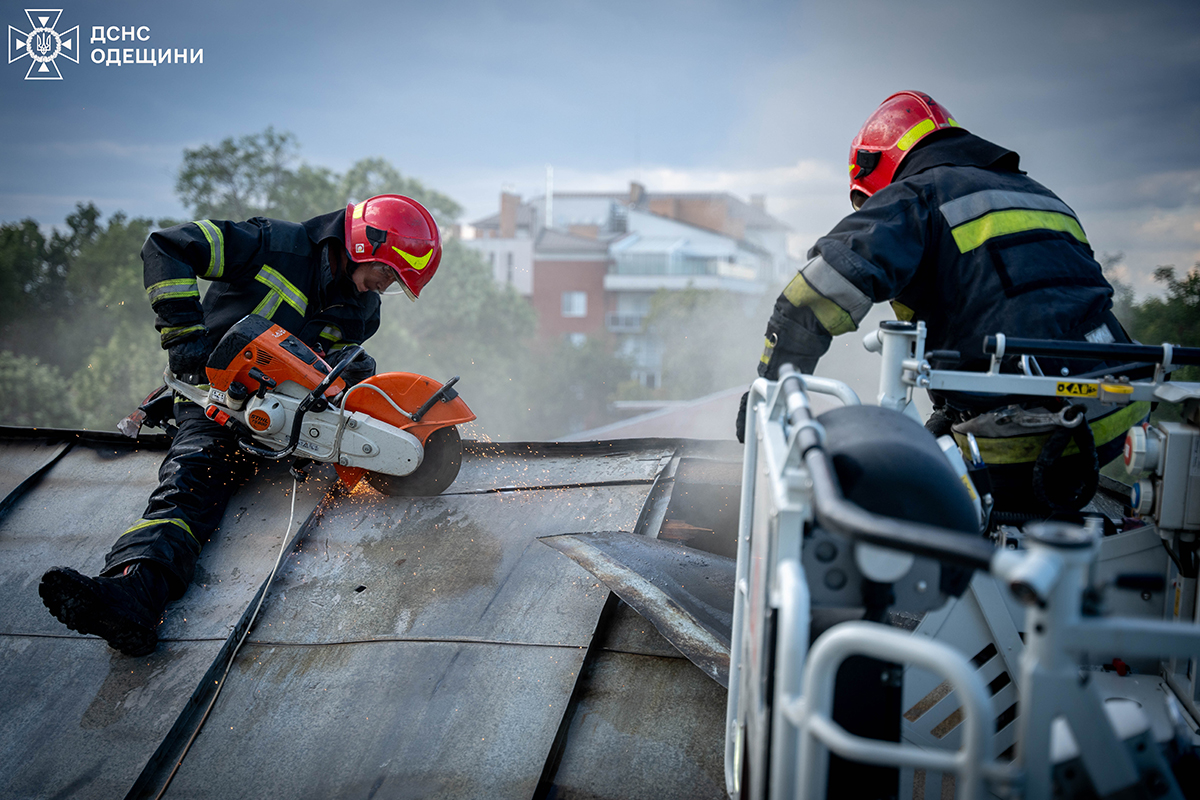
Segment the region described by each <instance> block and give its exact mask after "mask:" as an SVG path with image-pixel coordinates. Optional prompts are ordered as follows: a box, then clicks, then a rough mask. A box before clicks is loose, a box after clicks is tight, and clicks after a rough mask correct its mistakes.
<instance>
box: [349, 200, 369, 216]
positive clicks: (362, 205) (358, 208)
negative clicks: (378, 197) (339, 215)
mask: <svg viewBox="0 0 1200 800" xmlns="http://www.w3.org/2000/svg"><path fill="white" fill-rule="evenodd" d="M366 207H367V201H366V200H363V201H362V202H361V203H359V204H358V205H356V206H355V207H354V215H353V216H352V217H351V219H362V215H363V209H364V208H366Z"/></svg>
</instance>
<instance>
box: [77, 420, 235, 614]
mask: <svg viewBox="0 0 1200 800" xmlns="http://www.w3.org/2000/svg"><path fill="white" fill-rule="evenodd" d="M175 421H176V423H177V424H178V426H179V430H178V432H177V433H176V434H175V438H174V440H172V442H171V447H170V449H168V450H167V455H166V457H165V458H164V459H163V462H162V465H161V466H160V467H159V468H158V488H156V489H155V490H154V492H153V493H152V494H151V495H150V501H149V502H148V503H147V505H146V511H145V512H144V513H143V514H142V517H141V519H139V520H138V521H137V522H135V523H134V524H133V525H132V526H130V528H129V529H128V530H127V531H125V533H123V534H121V536H120V538H118V539H117V541H116V543H115V544H113V546H112V549H111V550H109V552H108V556H107V557H106V559H105V562H104V572H103V573H101V574H103V575H114V574H117V573H120V572H121V571H122V570H123V569H124V568H125V567H126V566H128V565H129V564H131V563H133V562H136V561H153V562H156V563H158V564H161V565H162V566H163V567H165V568H166V572H167V574H168V577H169V582H170V584H171V595H170V596H171V599H172V600H176V599H178V598H180V597H182V596H183V593H184V592H185V591H187V587H188V586H189V585H190V584H191V582H192V575H193V574H194V572H195V569H196V560H197V559H198V558H199V556H200V548H201V547H202V546H203V544H204V543H205V542H207V541H208V539H209V537H210V536H211V535H212V534H213V532H214V531H215V530H216V529H217V526H218V525H219V524H220V523H221V517H222V516H223V515H224V513H225V506H226V505H227V504H228V503H229V498H230V497H232V496H233V493H234V492H236V491H237V490H238V489H239V488H240V487H241V486H242V485H243V484H245V482H246V481H247V480H248V479H249V478H250V477H251V476H252V475H253V474H254V461H253V459H251V458H250V457H249V456H247V455H246V454H245V453H243V452H241V451H240V450H239V449H238V447H237V441H236V436H235V434H234V432H233V431H231V430H230V429H228V428H224V427H222V426H220V425H218V424H216V423H215V422H213V421H211V420H209V419H208V418H207V417H205V416H204V412H203V410H202V409H201V408H200V407H199V406H197V405H195V404H194V403H190V402H176V403H175Z"/></svg>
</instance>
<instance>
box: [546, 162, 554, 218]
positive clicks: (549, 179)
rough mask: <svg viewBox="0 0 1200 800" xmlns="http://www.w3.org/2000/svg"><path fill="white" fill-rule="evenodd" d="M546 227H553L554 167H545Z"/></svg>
mask: <svg viewBox="0 0 1200 800" xmlns="http://www.w3.org/2000/svg"><path fill="white" fill-rule="evenodd" d="M546 227H547V228H553V227H554V167H552V166H550V165H549V164H547V165H546Z"/></svg>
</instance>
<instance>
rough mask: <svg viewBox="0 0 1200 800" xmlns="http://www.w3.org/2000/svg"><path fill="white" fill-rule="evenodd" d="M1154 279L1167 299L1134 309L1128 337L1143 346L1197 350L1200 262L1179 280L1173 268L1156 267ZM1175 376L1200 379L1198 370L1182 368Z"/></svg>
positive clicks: (1199, 342) (1147, 301) (1150, 299)
mask: <svg viewBox="0 0 1200 800" xmlns="http://www.w3.org/2000/svg"><path fill="white" fill-rule="evenodd" d="M1154 280H1155V281H1157V282H1158V283H1162V284H1165V285H1166V287H1167V294H1166V297H1161V298H1160V297H1153V296H1151V297H1147V298H1146V299H1145V300H1143V301H1142V302H1141V303H1139V304H1136V305H1134V306H1133V308H1132V314H1131V316H1130V319H1129V327H1130V331H1129V332H1130V334H1131V335H1132V336H1133V337H1134V338H1135V339H1137V340H1138V341H1140V342H1142V343H1144V344H1161V343H1163V342H1170V343H1171V344H1180V345H1184V346H1186V347H1200V262H1197V263H1196V265H1195V266H1194V267H1193V268H1192V269H1191V270H1190V271H1188V273H1187V274H1186V275H1184V276H1183V277H1182V278H1176V276H1175V268H1174V267H1159V268H1158V269H1156V270H1154ZM1174 377H1175V380H1182V381H1195V380H1200V368H1197V367H1183V368H1181V369H1179V370H1178V371H1176V372H1175V373H1174Z"/></svg>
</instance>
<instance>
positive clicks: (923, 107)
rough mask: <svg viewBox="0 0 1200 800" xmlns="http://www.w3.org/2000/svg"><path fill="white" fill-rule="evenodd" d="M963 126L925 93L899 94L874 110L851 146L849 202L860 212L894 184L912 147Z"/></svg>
mask: <svg viewBox="0 0 1200 800" xmlns="http://www.w3.org/2000/svg"><path fill="white" fill-rule="evenodd" d="M957 127H960V126H959V124H958V123H957V122H955V121H954V119H953V118H952V117H951V116H950V112H949V111H947V110H946V109H945V107H944V106H941V105H939V104H938V102H937V101H936V100H934V99H933V98H932V97H930V96H929V95H927V94H925V93H924V92H896V93H895V94H894V95H892V96H891V97H889V98H888V99H887V100H884V101H883V103H881V104H880V106H879V108H877V109H875V113H873V114H872V115H871V116H870V117H868V118H867V121H866V122H864V123H863V126H862V129H861V130H859V132H858V135H857V136H855V137H854V142H853V143H851V145H850V202H851V204H853V205H854V207H855V208H856V209H857V208H858V207H859V206H861V205H862V204H863V203H864V202H866V199H867V198H868V197H870V196H871V195H873V194H875V193H876V192H878V191H879V190H880V189H882V188H883V187H885V186H887V185H888V184H889V183H891V182H892V178H893V177H895V175H896V170H897V169H898V168H899V167H900V162H901V161H903V160H904V157H905V156H906V155H908V152H909V151H910V150H912V148H913V145H915V144H916V143H917V142H919V141H921V140H922V139H924V138H925V137H926V136H928V135H929V134H931V133H933V132H934V131H936V130H941V129H942V128H957Z"/></svg>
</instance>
